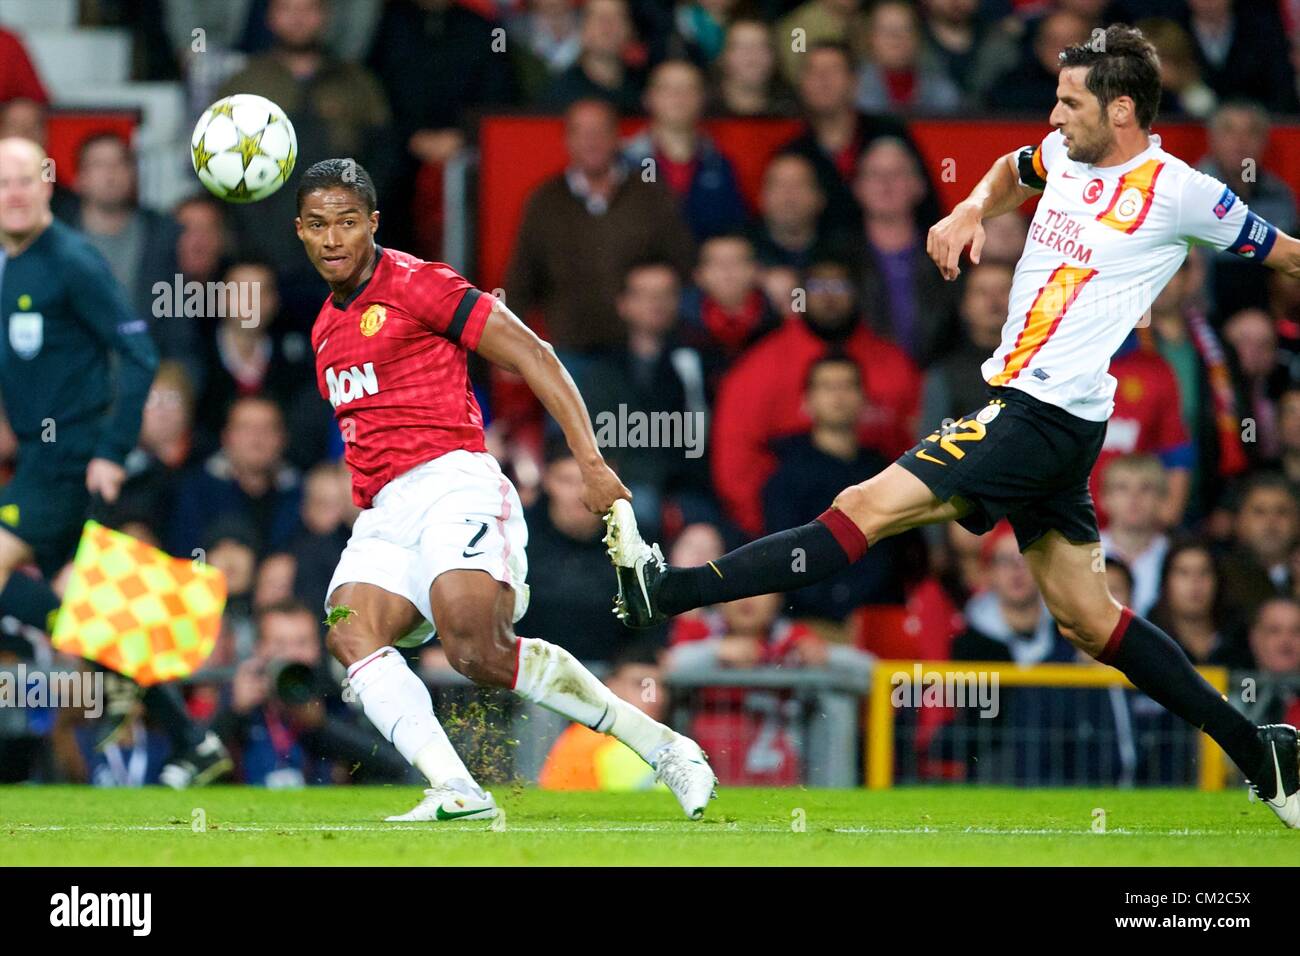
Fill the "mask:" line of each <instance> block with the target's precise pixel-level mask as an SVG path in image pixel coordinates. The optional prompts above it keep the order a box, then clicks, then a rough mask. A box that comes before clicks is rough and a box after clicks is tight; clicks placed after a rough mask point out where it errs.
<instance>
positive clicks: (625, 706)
mask: <svg viewBox="0 0 1300 956" xmlns="http://www.w3.org/2000/svg"><path fill="white" fill-rule="evenodd" d="M514 691H515V693H516V694H518V695H519V696H520V697H522V698H524V700H529V701H532V702H533V703H535V704H540V705H541V706H542V707H545V708H546V709H547V710H553V711H555V712H556V713H557V714H560V715H562V716H564V717H568V718H569V719H570V720H573V721H576V722H577V723H580V724H582V725H584V726H586V727H590V728H591V729H592V730H599V731H600V732H601V733H605V734H609V735H610V736H612V737H617V738H618V739H619V740H621V741H623V743H625V744H627V745H628V746H629V747H631V748H632V749H633V750H635V751H636V752H637V753H638V754H640V755H641V759H642V760H645V761H646V762H647V763H653V762H654V757H655V751H657V750H659V748H661V747H663V746H664V745H665V744H668V743H671V742H672V740H673V738H675V737H676V736H677V735H676V734H675V733H673V731H672V730H670V729H669V728H667V727H665V726H664V725H663V724H661V723H659V722H658V721H657V720H652V719H651V718H650V717H648V716H646V714H645V713H644V712H642V711H640V710H638V709H637V708H636V707H634V706H633V705H632V704H629V703H628V702H627V701H625V700H623V699H622V698H620V697H618V696H617V695H616V694H615V693H614V692H613V691H612V690H610V689H609V688H608V687H606V686H605V685H604V684H602V683H601V682H600V681H598V680H597V679H596V676H595V675H594V674H592V673H591V671H589V670H587V668H585V667H583V666H582V664H581V663H579V661H578V660H577V658H575V657H574V656H573V655H572V654H570V653H569V652H568V651H566V650H565V649H564V648H562V647H558V646H556V645H555V644H548V643H547V642H546V641H539V640H536V639H534V638H530V637H521V638H519V669H518V671H517V672H516V674H515V686H514Z"/></svg>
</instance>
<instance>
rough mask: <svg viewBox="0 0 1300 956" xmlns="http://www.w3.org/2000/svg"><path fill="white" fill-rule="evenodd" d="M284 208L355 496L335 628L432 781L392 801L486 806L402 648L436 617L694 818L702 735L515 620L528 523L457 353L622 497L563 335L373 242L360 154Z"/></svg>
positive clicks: (488, 665)
mask: <svg viewBox="0 0 1300 956" xmlns="http://www.w3.org/2000/svg"><path fill="white" fill-rule="evenodd" d="M295 226H296V228H297V231H298V238H300V239H301V240H302V243H303V246H304V247H305V248H306V251H307V258H308V259H310V260H311V263H312V265H313V266H315V267H316V270H317V271H318V272H319V273H320V274H321V276H322V277H323V278H324V279H325V281H326V282H328V283H329V286H330V290H331V294H330V297H329V299H328V300H327V301H326V302H325V304H324V305H323V306H322V307H321V310H320V314H319V315H318V316H317V318H316V323H315V325H314V326H313V327H312V347H313V348H314V349H315V351H316V373H317V384H318V386H319V388H320V392H321V395H322V396H324V397H325V398H327V399H329V401H330V403H331V404H332V405H333V406H334V410H335V416H336V418H337V420H338V424H339V429H340V431H341V432H342V434H343V439H344V442H345V447H346V452H345V457H346V459H347V463H348V467H349V468H350V469H351V471H352V493H353V498H354V500H355V501H356V503H357V504H358V505H359V506H360V507H361V508H362V509H364V510H363V511H362V512H361V515H360V516H359V517H358V518H357V521H356V524H355V525H354V526H353V529H352V537H351V539H350V540H349V541H348V545H347V548H346V549H344V551H343V555H342V557H341V558H340V559H339V564H338V568H337V569H336V570H335V572H334V577H333V580H331V581H330V585H329V592H328V594H329V597H328V599H327V610H328V611H329V620H330V623H331V626H330V629H329V636H328V639H327V642H328V646H329V649H330V652H331V653H332V654H333V655H334V656H335V657H336V658H338V660H339V662H340V663H342V664H343V665H344V666H345V667H346V668H347V673H348V676H347V681H346V687H347V688H348V689H349V690H350V691H351V692H352V694H354V695H355V698H356V699H357V700H358V701H360V703H361V706H362V708H363V709H364V710H365V713H366V716H367V717H368V718H370V720H371V722H372V723H373V724H374V725H375V726H376V727H377V728H378V729H379V731H380V733H382V734H383V735H384V736H385V737H387V738H388V739H389V740H390V741H392V743H393V745H394V746H395V747H396V748H397V749H398V751H399V752H400V753H401V754H402V756H403V757H405V758H406V759H407V760H408V761H409V762H410V763H411V764H412V765H413V766H415V767H416V768H417V769H418V770H419V771H420V773H422V774H423V775H424V776H425V777H426V778H428V781H429V789H427V790H426V791H425V799H424V800H423V801H421V802H420V804H419V805H418V806H416V807H415V809H413V810H411V811H410V812H409V813H406V814H403V815H402V816H397V817H389V819H390V820H398V821H407V820H458V819H464V820H474V819H489V818H491V817H494V816H496V813H497V807H496V803H495V802H494V801H493V799H492V794H491V793H487V792H485V791H484V790H482V789H481V788H480V787H479V785H478V784H477V783H476V782H475V781H474V779H473V777H471V776H470V773H469V771H468V770H467V769H466V768H465V764H464V763H463V762H462V761H461V759H460V757H459V756H458V755H457V754H456V751H455V750H453V749H452V746H451V743H450V741H449V740H448V739H447V735H446V733H445V732H444V731H443V729H442V726H441V725H440V724H439V723H438V718H437V717H436V716H434V712H433V702H432V700H431V699H430V697H429V691H428V689H427V688H426V687H425V686H424V683H423V682H422V681H421V680H420V678H419V677H417V676H416V675H415V673H414V672H413V671H411V669H410V668H409V667H408V666H407V664H406V661H405V659H404V658H403V657H402V655H401V654H400V653H398V651H397V650H395V648H394V645H396V646H402V647H407V646H413V645H415V644H420V643H423V642H424V641H426V640H428V639H430V638H431V637H432V635H433V632H434V631H435V629H436V633H437V635H438V637H439V639H440V640H441V641H442V645H443V648H444V650H445V651H446V653H447V659H448V661H450V662H451V665H452V666H453V667H454V668H455V669H456V670H457V671H459V672H460V673H461V674H463V675H465V676H466V677H468V678H470V679H471V680H473V681H474V682H475V683H477V684H480V685H484V686H488V687H508V688H510V689H512V690H513V691H514V692H515V693H517V694H518V695H519V696H520V697H523V698H524V699H525V700H529V701H532V702H533V703H535V704H540V705H541V706H543V707H546V708H548V709H550V710H553V711H555V712H556V713H559V714H562V715H563V716H565V717H567V718H569V719H570V720H573V721H576V722H578V723H580V724H583V725H585V726H587V727H590V728H592V729H593V730H599V731H602V732H604V733H608V734H611V735H613V736H614V737H617V738H618V739H619V740H621V741H623V743H625V744H627V745H628V746H629V747H631V748H632V749H633V750H635V751H636V752H637V753H638V754H640V755H641V757H642V758H643V759H644V760H645V761H646V762H647V763H648V764H650V765H651V766H652V767H654V769H655V772H656V776H657V777H658V778H659V779H660V780H662V781H663V782H664V783H665V784H667V785H668V787H669V789H671V790H672V792H673V793H674V794H675V795H676V797H677V799H678V801H679V802H680V803H681V805H682V809H683V810H685V811H686V814H687V816H689V817H691V818H692V819H698V818H699V817H700V816H702V815H703V813H704V808H705V806H706V805H707V804H708V801H709V799H710V798H711V796H712V795H713V791H714V785H715V783H716V781H715V778H714V775H713V771H712V770H711V769H710V768H709V765H708V763H707V762H706V761H705V759H704V754H703V753H702V752H701V751H700V748H699V747H698V746H697V745H696V744H695V742H694V741H692V740H690V739H688V738H686V737H683V736H681V735H680V734H677V733H674V732H673V731H672V730H670V729H669V728H667V727H665V726H664V725H663V724H660V723H658V722H657V721H654V720H652V719H651V718H649V717H648V716H646V715H645V714H644V713H642V712H641V711H640V710H638V709H637V708H636V707H634V706H633V705H631V704H629V703H627V702H625V701H623V700H621V699H620V698H619V697H617V696H615V695H614V694H613V693H612V692H611V691H610V690H609V689H608V688H607V687H606V686H605V685H604V684H602V683H601V682H600V681H599V680H597V679H596V678H595V677H594V676H593V675H592V674H591V673H590V672H589V671H588V670H587V669H586V668H585V667H583V666H582V664H580V663H579V662H578V661H577V660H576V659H575V658H574V657H573V656H572V655H571V654H570V653H569V652H568V651H566V650H564V648H562V647H557V646H556V645H554V644H549V643H547V642H546V641H541V640H536V639H533V638H527V637H518V636H516V634H515V632H514V622H515V621H517V620H519V618H520V617H522V616H523V613H524V611H525V610H526V609H527V607H528V585H527V584H525V583H524V579H525V576H526V574H527V559H526V557H525V554H524V546H525V544H526V543H527V541H528V529H527V528H526V527H525V525H524V519H523V509H522V507H521V505H520V503H519V496H518V494H517V493H516V492H515V489H514V486H513V485H512V484H511V483H510V481H509V479H507V478H506V477H505V476H504V475H503V474H502V473H501V469H500V467H499V466H498V465H497V462H496V460H495V459H494V458H493V457H492V456H491V455H489V454H488V453H487V451H486V449H485V446H484V442H483V417H482V415H481V413H480V412H479V407H478V403H477V402H476V401H475V399H474V393H473V391H472V390H471V388H470V382H469V375H468V371H467V368H466V359H467V352H468V351H469V350H471V349H472V350H474V351H475V352H477V353H478V354H479V355H481V356H483V358H485V359H487V360H488V361H489V362H492V363H493V364H495V365H497V366H499V367H501V368H504V369H506V370H508V371H511V372H514V373H516V374H518V375H520V376H522V378H523V379H524V381H526V382H527V383H528V385H529V387H530V388H532V390H533V392H534V394H536V395H537V397H538V399H539V400H540V401H541V403H542V404H543V405H544V406H545V407H546V410H547V411H548V412H550V413H551V415H552V416H553V417H554V418H555V420H556V421H557V422H558V423H559V424H560V427H561V428H562V429H563V430H564V434H565V437H566V438H567V440H568V443H569V447H570V448H571V449H572V451H573V454H574V457H575V458H576V459H577V460H578V462H579V463H580V464H581V466H582V478H583V484H584V488H583V495H582V499H583V503H584V504H585V505H586V506H587V507H588V508H589V509H590V510H591V511H592V512H594V513H596V514H603V513H605V512H606V511H608V509H609V508H610V507H611V506H612V505H613V503H614V502H615V501H618V500H623V499H626V498H627V497H628V496H629V492H628V490H627V489H626V488H625V487H623V484H622V482H620V481H619V480H618V477H617V476H616V475H615V474H614V472H613V471H612V470H610V468H609V466H608V465H606V464H605V461H604V459H603V458H602V457H601V454H600V450H599V448H598V447H597V444H596V436H595V434H594V433H593V432H592V428H591V420H590V418H589V417H588V415H587V409H586V406H585V405H584V404H583V401H582V396H580V395H579V394H578V390H577V388H575V387H574V384H573V380H572V379H571V378H570V377H569V375H568V373H567V372H566V371H565V369H564V367H563V366H562V365H561V364H560V363H559V361H558V360H557V359H556V357H555V353H554V351H553V350H552V349H551V347H550V346H549V345H548V344H547V343H546V342H543V341H542V340H541V339H539V338H538V337H537V336H536V335H534V334H533V333H532V331H530V330H529V329H528V327H527V326H525V325H524V324H523V323H522V322H520V321H519V320H518V319H517V318H516V317H515V316H514V315H513V314H512V313H511V312H510V310H509V309H507V308H506V307H505V305H504V304H503V303H501V302H500V301H499V300H497V299H495V298H493V297H492V296H490V295H486V294H484V293H482V292H480V291H479V290H478V289H475V288H474V287H473V286H472V285H470V283H469V282H467V281H466V280H465V279H463V278H462V277H461V276H459V275H457V274H456V273H455V272H454V271H453V270H452V269H451V268H450V267H448V266H446V265H443V264H441V263H435V262H423V261H421V260H420V259H417V258H415V257H414V256H411V255H407V254H406V253H404V252H397V251H396V250H393V249H382V248H380V247H379V246H378V245H376V244H375V230H376V229H378V227H379V212H378V210H377V200H376V196H375V189H374V186H373V185H372V183H371V180H370V177H369V175H368V174H367V173H366V171H365V170H364V169H363V168H362V167H361V166H359V165H358V164H356V163H354V162H353V161H351V160H343V159H329V160H325V161H323V162H319V163H317V164H316V165H314V166H312V167H311V168H310V169H309V170H307V172H306V173H305V174H304V175H303V178H302V182H301V185H300V186H299V188H298V218H297V219H296V220H295Z"/></svg>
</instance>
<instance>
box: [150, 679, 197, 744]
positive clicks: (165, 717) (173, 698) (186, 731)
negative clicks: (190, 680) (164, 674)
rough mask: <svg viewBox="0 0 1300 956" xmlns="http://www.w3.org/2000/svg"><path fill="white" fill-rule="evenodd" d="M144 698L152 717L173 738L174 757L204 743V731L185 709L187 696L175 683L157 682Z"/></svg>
mask: <svg viewBox="0 0 1300 956" xmlns="http://www.w3.org/2000/svg"><path fill="white" fill-rule="evenodd" d="M143 700H144V708H145V711H146V712H148V714H149V717H150V719H151V720H153V721H154V723H156V724H157V725H158V726H159V727H160V728H162V730H163V732H164V733H165V734H167V736H168V738H169V739H170V740H171V742H172V756H173V757H175V756H177V755H179V754H182V753H184V752H185V751H187V750H191V749H193V748H194V747H197V746H198V745H199V744H200V743H202V741H203V731H202V730H201V729H200V728H199V725H198V724H196V723H195V722H194V720H193V718H191V717H190V714H189V711H187V710H186V709H185V698H184V697H182V696H181V692H180V689H179V688H178V687H177V686H176V685H175V684H155V685H154V686H153V687H150V688H149V689H148V690H146V691H145V692H144V698H143Z"/></svg>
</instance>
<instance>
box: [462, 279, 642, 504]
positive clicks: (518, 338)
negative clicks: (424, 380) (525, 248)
mask: <svg viewBox="0 0 1300 956" xmlns="http://www.w3.org/2000/svg"><path fill="white" fill-rule="evenodd" d="M477 351H478V353H479V354H480V355H482V356H483V357H484V358H485V359H487V360H488V361H489V362H491V363H492V364H493V365H496V366H498V367H500V368H503V369H505V370H506V371H508V372H514V373H515V374H516V375H519V376H520V377H521V378H523V380H524V381H525V382H527V383H528V387H529V388H531V389H532V390H533V394H534V395H536V396H537V399H538V401H540V402H541V403H542V406H543V407H544V408H545V409H546V410H547V411H548V412H550V413H551V416H552V417H553V418H554V419H555V420H556V421H557V422H559V424H560V428H561V429H563V430H564V437H565V439H566V440H567V441H568V443H569V448H570V450H571V451H572V452H573V456H574V458H576V459H577V461H578V464H579V465H580V466H581V468H582V479H583V484H584V485H585V487H584V489H583V493H582V502H583V504H585V505H586V506H587V510H589V511H591V512H592V513H593V514H604V513H605V512H606V511H608V510H609V509H610V508H611V507H612V506H613V504H614V502H615V501H618V500H619V499H620V498H625V499H631V497H632V492H630V491H628V490H627V488H626V487H625V486H624V485H623V482H621V481H619V480H618V475H616V474H614V470H613V469H612V468H610V467H609V465H608V464H606V463H605V458H604V456H603V455H601V453H600V446H599V445H598V444H597V443H596V433H595V432H594V431H593V430H592V427H591V416H590V415H588V414H587V405H586V403H585V402H583V400H582V395H581V393H580V392H579V391H578V387H577V386H576V385H575V384H574V383H573V378H572V377H571V376H570V375H569V372H568V370H567V369H566V368H565V367H564V365H563V364H562V363H561V362H560V360H559V359H558V358H556V356H555V350H554V349H553V348H551V345H550V343H549V342H546V341H545V340H543V339H542V338H540V337H539V336H538V335H537V334H536V333H535V332H533V330H532V329H530V328H529V327H528V326H526V325H524V323H523V322H521V321H519V319H518V317H517V316H516V315H515V314H514V313H513V312H511V311H510V310H509V309H508V308H506V307H505V305H503V304H501V303H499V302H498V303H497V304H496V305H495V306H494V307H493V309H492V312H491V314H490V315H489V316H488V320H487V325H486V326H485V327H484V329H483V337H482V339H480V340H479V345H478V349H477Z"/></svg>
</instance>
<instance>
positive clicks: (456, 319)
mask: <svg viewBox="0 0 1300 956" xmlns="http://www.w3.org/2000/svg"><path fill="white" fill-rule="evenodd" d="M482 294H483V293H482V292H480V291H479V290H478V289H468V290H466V292H465V296H464V298H462V299H461V300H460V305H458V306H456V314H455V315H453V316H452V317H451V324H450V325H449V326H447V338H449V339H451V340H452V341H453V342H455V343H456V344H458V345H459V344H460V337H461V336H462V335H464V334H465V324H466V323H467V322H469V315H470V313H471V312H473V311H474V305H475V304H476V303H477V302H478V300H479V296H481V295H482Z"/></svg>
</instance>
